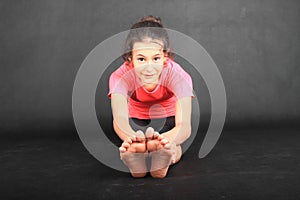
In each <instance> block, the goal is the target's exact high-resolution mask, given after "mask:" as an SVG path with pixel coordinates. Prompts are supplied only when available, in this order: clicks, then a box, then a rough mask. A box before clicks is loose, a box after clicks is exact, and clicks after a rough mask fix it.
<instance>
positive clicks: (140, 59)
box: [137, 58, 145, 62]
mask: <svg viewBox="0 0 300 200" xmlns="http://www.w3.org/2000/svg"><path fill="white" fill-rule="evenodd" d="M137 60H138V61H140V62H143V61H144V60H145V59H144V58H138V59H137Z"/></svg>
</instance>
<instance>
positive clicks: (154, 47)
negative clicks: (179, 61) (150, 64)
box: [132, 42, 163, 54]
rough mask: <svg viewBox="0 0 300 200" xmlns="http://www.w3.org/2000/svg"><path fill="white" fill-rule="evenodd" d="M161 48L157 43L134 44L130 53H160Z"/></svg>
mask: <svg viewBox="0 0 300 200" xmlns="http://www.w3.org/2000/svg"><path fill="white" fill-rule="evenodd" d="M162 50H163V46H162V45H161V44H160V43H158V42H135V43H134V44H133V49H132V52H133V53H134V54H139V53H140V54H143V53H147V54H148V53H161V52H162Z"/></svg>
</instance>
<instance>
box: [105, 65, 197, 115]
mask: <svg viewBox="0 0 300 200" xmlns="http://www.w3.org/2000/svg"><path fill="white" fill-rule="evenodd" d="M112 93H119V94H123V95H124V96H125V97H127V99H128V113H129V117H132V118H139V119H154V118H164V117H169V116H175V113H176V101H177V99H180V98H182V97H187V96H191V97H194V95H193V84H192V79H191V77H190V75H189V74H188V73H186V72H185V71H184V70H183V69H182V68H181V67H180V65H179V64H177V63H176V62H175V61H173V60H171V59H167V62H166V66H164V68H163V70H162V72H161V74H160V77H159V82H158V85H157V86H156V88H155V89H154V90H153V91H151V92H149V91H148V90H146V89H145V88H144V87H143V85H142V83H141V81H140V79H139V78H138V76H137V75H136V73H135V71H134V68H133V66H132V65H131V64H129V63H128V62H124V63H123V64H122V65H121V66H120V67H119V68H118V69H117V70H116V71H114V72H113V73H112V74H111V76H110V79H109V93H108V97H109V98H110V97H111V94H112Z"/></svg>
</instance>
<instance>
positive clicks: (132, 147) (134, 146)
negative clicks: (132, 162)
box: [119, 131, 146, 153]
mask: <svg viewBox="0 0 300 200" xmlns="http://www.w3.org/2000/svg"><path fill="white" fill-rule="evenodd" d="M119 150H120V153H124V152H126V151H129V152H132V153H144V152H146V140H145V136H144V133H143V132H142V131H137V132H136V135H134V136H132V137H128V138H127V139H126V140H124V141H123V143H122V145H121V147H120V148H119Z"/></svg>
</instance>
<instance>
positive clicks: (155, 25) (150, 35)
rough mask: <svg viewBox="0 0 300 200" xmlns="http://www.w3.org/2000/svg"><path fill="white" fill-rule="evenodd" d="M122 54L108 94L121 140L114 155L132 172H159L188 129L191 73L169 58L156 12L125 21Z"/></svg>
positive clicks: (165, 36) (161, 173) (174, 157)
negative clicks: (127, 23)
mask: <svg viewBox="0 0 300 200" xmlns="http://www.w3.org/2000/svg"><path fill="white" fill-rule="evenodd" d="M122 57H123V58H124V60H125V61H124V63H123V64H122V65H121V66H120V67H119V68H118V69H117V70H116V71H114V72H113V73H112V74H111V76H110V79H109V94H108V96H109V98H111V106H112V113H113V126H114V130H115V132H116V134H117V135H118V136H119V137H120V139H121V140H122V141H123V143H122V145H121V146H120V148H119V150H120V158H121V160H122V161H123V163H124V164H125V165H126V166H127V167H128V168H129V170H130V172H131V175H132V176H133V177H144V176H145V175H146V174H147V172H148V171H150V174H151V176H152V177H155V178H164V177H165V176H166V175H167V172H168V169H169V166H170V165H172V164H174V163H176V162H178V161H179V160H180V158H181V155H182V150H181V144H182V143H183V142H184V141H185V140H187V139H188V138H189V136H190V135H191V109H192V108H191V104H192V103H191V99H192V97H193V89H192V80H191V77H190V76H189V74H187V73H186V72H185V71H184V70H183V69H182V68H181V67H180V65H179V64H177V63H176V62H175V61H174V60H173V57H172V53H171V51H170V47H169V39H168V34H167V31H166V29H164V28H163V26H162V24H161V20H160V18H155V17H153V16H151V15H149V16H146V17H143V18H142V19H141V20H140V21H139V22H137V23H135V24H134V25H133V26H132V27H131V29H130V31H129V34H128V36H127V39H126V41H125V51H124V54H123V55H122ZM147 159H149V161H150V159H151V162H149V163H150V164H149V165H150V166H149V169H148V166H147V162H146V160H147Z"/></svg>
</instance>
